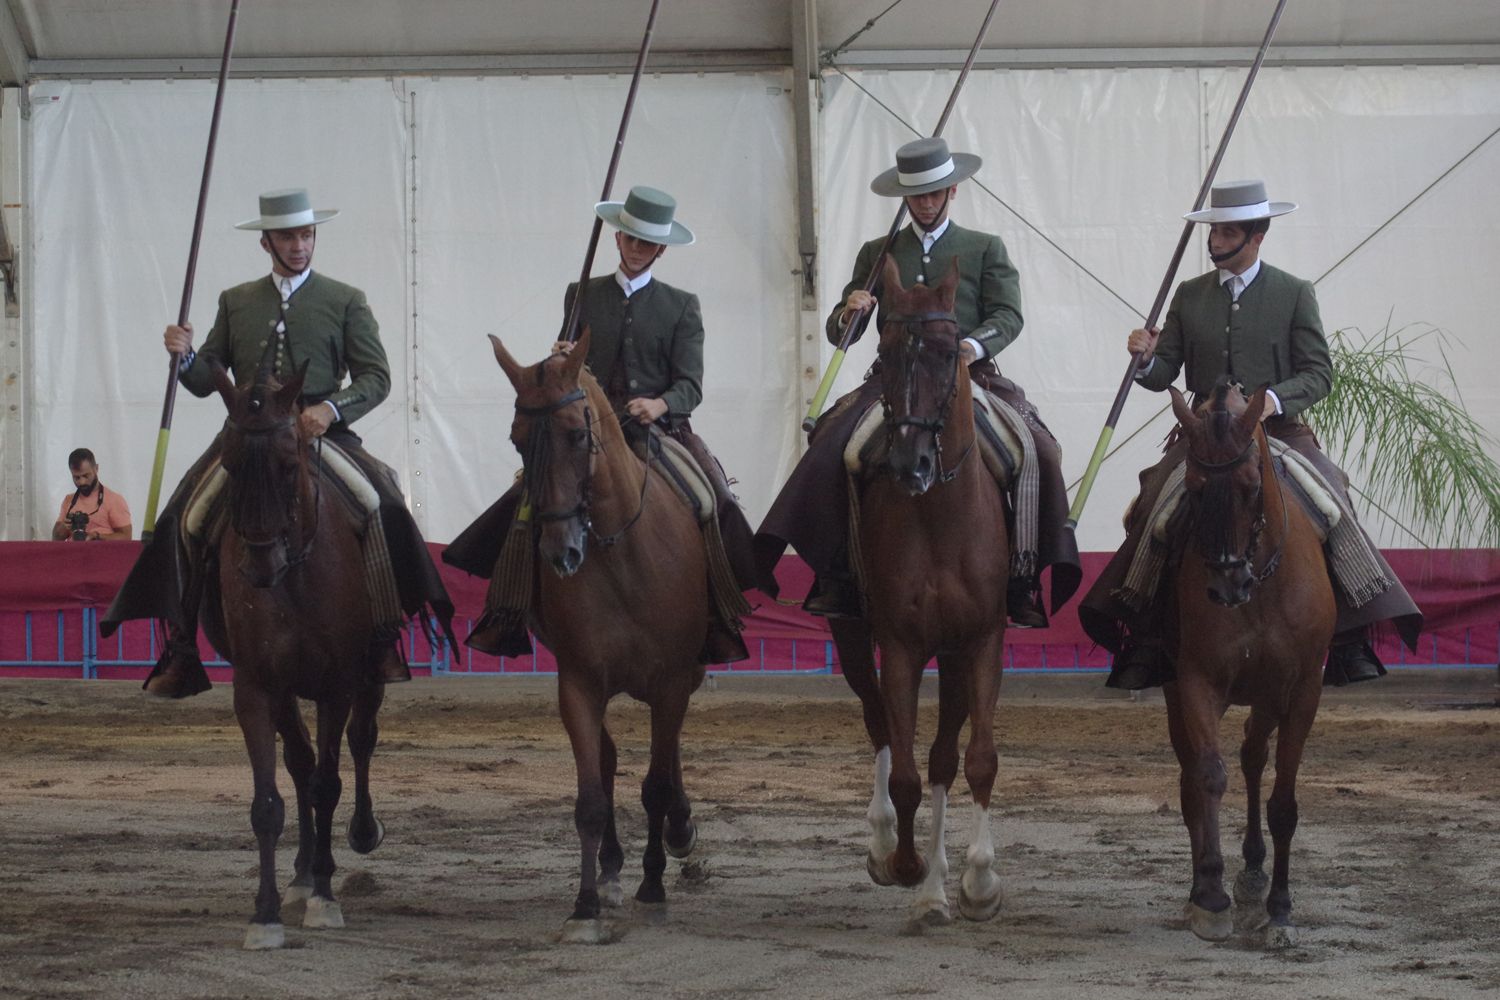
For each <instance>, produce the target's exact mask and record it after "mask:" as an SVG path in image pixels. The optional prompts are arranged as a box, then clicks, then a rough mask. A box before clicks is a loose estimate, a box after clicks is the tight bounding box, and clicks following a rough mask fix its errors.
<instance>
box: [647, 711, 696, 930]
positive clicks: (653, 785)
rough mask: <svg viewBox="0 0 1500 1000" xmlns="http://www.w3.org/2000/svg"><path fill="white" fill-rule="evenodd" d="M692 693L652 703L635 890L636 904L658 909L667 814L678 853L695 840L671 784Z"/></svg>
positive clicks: (664, 893)
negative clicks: (642, 848)
mask: <svg viewBox="0 0 1500 1000" xmlns="http://www.w3.org/2000/svg"><path fill="white" fill-rule="evenodd" d="M690 693H691V692H689V691H687V690H686V689H684V690H683V691H681V692H678V691H675V690H674V691H669V692H666V693H658V695H657V697H656V698H655V699H654V700H653V701H652V703H651V765H650V767H649V768H648V769H647V771H646V777H645V778H644V779H643V780H642V781H641V805H642V806H643V807H645V810H646V852H645V855H644V857H643V858H642V859H641V869H642V872H643V875H642V878H641V884H640V888H638V889H637V890H636V893H635V898H636V902H639V903H646V904H650V905H657V904H661V903H665V902H666V901H667V890H666V887H665V886H664V885H663V884H662V874H663V873H664V872H665V871H666V870H667V852H666V849H665V846H664V837H663V833H664V831H665V828H666V824H667V814H668V813H669V812H671V811H673V809H674V808H675V809H677V811H678V815H677V824H676V825H677V835H678V836H679V837H680V838H681V839H680V840H678V841H677V842H676V843H677V849H678V850H681V851H682V852H683V854H684V855H685V854H686V853H688V852H689V851H691V850H692V842H693V841H695V840H696V839H697V836H698V835H697V831H696V830H695V829H694V827H693V823H692V818H691V814H690V812H688V811H687V810H686V806H687V799H686V797H685V796H684V797H683V799H682V800H681V802H680V803H679V802H678V800H677V794H676V792H677V787H678V786H679V785H680V782H681V778H680V776H679V777H678V778H677V780H676V781H674V780H673V773H674V771H675V770H676V768H677V767H678V754H679V752H680V749H681V743H682V720H683V718H684V717H685V716H686V715H687V706H688V696H689V694H690Z"/></svg>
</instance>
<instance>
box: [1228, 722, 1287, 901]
mask: <svg viewBox="0 0 1500 1000" xmlns="http://www.w3.org/2000/svg"><path fill="white" fill-rule="evenodd" d="M1276 724H1277V720H1276V718H1275V717H1274V716H1272V715H1271V713H1270V712H1267V711H1265V710H1264V709H1261V708H1251V710H1250V716H1249V718H1247V719H1246V720H1245V741H1244V742H1243V743H1241V744H1240V770H1241V771H1242V772H1243V773H1244V775H1245V839H1244V842H1243V844H1242V845H1241V848H1240V853H1241V854H1242V855H1243V856H1244V858H1245V870H1244V871H1242V872H1240V874H1239V877H1238V878H1236V879H1235V880H1234V905H1235V913H1236V915H1237V917H1239V918H1240V920H1241V921H1242V922H1248V923H1249V924H1250V925H1251V926H1252V927H1259V926H1261V924H1262V923H1263V922H1264V913H1265V910H1264V906H1265V899H1266V891H1267V889H1268V888H1269V887H1270V882H1269V881H1268V880H1267V879H1266V872H1265V868H1264V865H1265V862H1266V841H1265V837H1264V836H1263V835H1262V833H1261V817H1260V789H1261V778H1262V777H1263V776H1264V775H1265V770H1266V760H1267V758H1268V757H1269V754H1270V743H1271V734H1272V733H1274V732H1276ZM1252 914H1254V916H1253V917H1252Z"/></svg>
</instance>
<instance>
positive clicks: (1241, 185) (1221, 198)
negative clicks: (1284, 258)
mask: <svg viewBox="0 0 1500 1000" xmlns="http://www.w3.org/2000/svg"><path fill="white" fill-rule="evenodd" d="M1296 210H1297V205H1296V203H1295V202H1290V201H1269V200H1267V198H1266V185H1265V182H1264V181H1225V182H1224V183H1222V184H1215V185H1214V187H1213V193H1212V194H1210V195H1209V199H1208V207H1207V208H1205V209H1200V210H1199V211H1197V212H1189V213H1187V214H1186V215H1184V216H1183V218H1184V219H1186V220H1188V221H1189V222H1207V223H1210V224H1211V223H1215V222H1255V221H1257V220H1258V219H1274V218H1275V217H1276V216H1278V215H1286V214H1287V213H1288V212H1295V211H1296Z"/></svg>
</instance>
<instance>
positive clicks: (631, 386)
mask: <svg viewBox="0 0 1500 1000" xmlns="http://www.w3.org/2000/svg"><path fill="white" fill-rule="evenodd" d="M636 385H637V383H636V380H635V379H631V380H630V388H632V389H634V388H635V387H636Z"/></svg>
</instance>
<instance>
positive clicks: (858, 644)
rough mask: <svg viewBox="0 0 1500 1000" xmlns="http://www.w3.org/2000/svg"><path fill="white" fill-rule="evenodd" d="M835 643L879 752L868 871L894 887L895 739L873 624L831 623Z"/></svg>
mask: <svg viewBox="0 0 1500 1000" xmlns="http://www.w3.org/2000/svg"><path fill="white" fill-rule="evenodd" d="M828 628H829V631H831V632H832V633H833V643H834V646H835V647H837V649H838V652H839V668H840V669H841V670H842V672H843V674H844V680H846V681H848V683H849V687H850V688H852V689H853V691H854V693H855V695H856V696H857V697H858V698H859V704H860V709H861V710H862V712H863V714H864V720H865V732H866V733H867V734H869V737H870V745H871V746H872V747H873V748H874V750H875V786H874V789H873V790H872V791H871V793H870V808H869V810H868V811H867V812H866V813H865V817H866V819H867V820H868V821H869V824H870V850H869V854H868V856H867V857H866V858H865V870H866V871H868V872H869V873H870V879H871V880H872V881H873V882H874V883H875V884H876V885H893V884H895V880H894V879H892V878H891V874H890V871H889V870H888V869H887V867H886V860H887V859H888V858H889V857H890V856H891V852H893V851H895V849H896V806H895V804H894V803H893V802H891V788H890V782H891V735H890V728H889V726H887V725H886V720H885V699H883V698H882V697H881V696H880V680H879V678H878V677H877V676H876V673H875V644H874V640H873V639H872V638H871V637H870V626H869V623H867V622H865V621H862V620H858V619H853V618H830V619H828ZM950 787H951V786H950Z"/></svg>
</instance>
